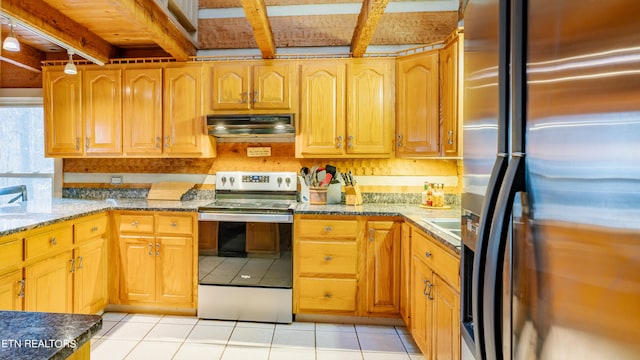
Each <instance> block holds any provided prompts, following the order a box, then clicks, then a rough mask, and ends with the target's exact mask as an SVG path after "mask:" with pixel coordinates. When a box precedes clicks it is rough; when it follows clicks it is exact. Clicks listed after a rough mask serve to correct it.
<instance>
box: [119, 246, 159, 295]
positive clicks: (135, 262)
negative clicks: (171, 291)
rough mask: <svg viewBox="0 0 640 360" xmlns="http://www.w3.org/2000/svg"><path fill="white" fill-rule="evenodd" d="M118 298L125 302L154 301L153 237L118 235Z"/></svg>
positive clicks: (154, 250)
mask: <svg viewBox="0 0 640 360" xmlns="http://www.w3.org/2000/svg"><path fill="white" fill-rule="evenodd" d="M119 241H120V244H119V245H120V266H121V268H120V299H121V300H122V301H123V302H124V303H125V304H126V303H135V302H154V301H155V295H156V292H155V289H156V268H155V263H156V249H155V238H154V237H151V236H120V240H119Z"/></svg>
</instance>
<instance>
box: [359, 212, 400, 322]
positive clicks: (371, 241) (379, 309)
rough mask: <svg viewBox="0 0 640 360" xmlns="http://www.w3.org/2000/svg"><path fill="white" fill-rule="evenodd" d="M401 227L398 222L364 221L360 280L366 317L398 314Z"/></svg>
mask: <svg viewBox="0 0 640 360" xmlns="http://www.w3.org/2000/svg"><path fill="white" fill-rule="evenodd" d="M400 226H401V222H397V221H379V220H378V221H367V225H366V229H367V230H366V233H365V234H366V240H365V241H364V242H365V243H366V249H367V253H366V270H365V272H364V274H363V279H364V281H365V284H366V285H365V289H366V295H365V305H366V312H367V313H368V314H371V313H374V314H375V313H384V314H398V313H399V311H400V248H401V245H402V244H401V242H400Z"/></svg>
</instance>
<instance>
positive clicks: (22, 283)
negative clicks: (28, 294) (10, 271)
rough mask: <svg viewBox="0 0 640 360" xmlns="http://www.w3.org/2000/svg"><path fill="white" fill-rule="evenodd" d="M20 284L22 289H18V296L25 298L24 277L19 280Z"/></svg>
mask: <svg viewBox="0 0 640 360" xmlns="http://www.w3.org/2000/svg"><path fill="white" fill-rule="evenodd" d="M18 284H20V290H18V297H21V298H23V297H24V279H22V280H20V281H18Z"/></svg>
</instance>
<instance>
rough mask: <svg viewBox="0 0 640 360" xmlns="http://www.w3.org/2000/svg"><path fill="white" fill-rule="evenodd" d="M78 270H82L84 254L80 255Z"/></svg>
mask: <svg viewBox="0 0 640 360" xmlns="http://www.w3.org/2000/svg"><path fill="white" fill-rule="evenodd" d="M78 270H82V256H78Z"/></svg>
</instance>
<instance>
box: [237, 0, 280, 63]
mask: <svg viewBox="0 0 640 360" xmlns="http://www.w3.org/2000/svg"><path fill="white" fill-rule="evenodd" d="M242 7H243V8H244V13H245V16H246V17H247V20H248V21H249V23H250V24H251V27H252V28H253V36H254V38H255V39H256V43H257V44H258V48H259V49H260V52H261V53H262V58H263V59H273V58H274V57H275V56H276V44H275V41H274V40H273V32H272V31H271V23H269V18H268V16H267V5H266V4H265V2H264V0H242Z"/></svg>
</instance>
